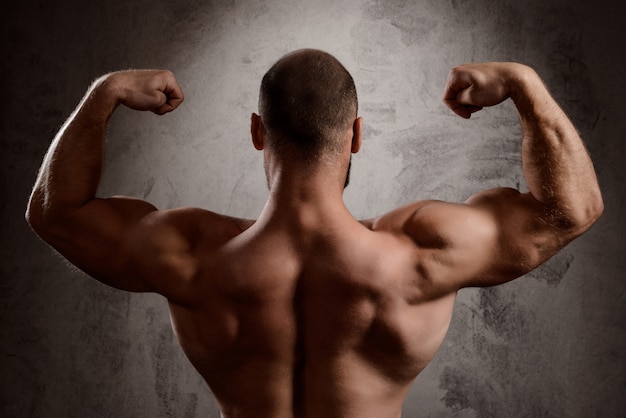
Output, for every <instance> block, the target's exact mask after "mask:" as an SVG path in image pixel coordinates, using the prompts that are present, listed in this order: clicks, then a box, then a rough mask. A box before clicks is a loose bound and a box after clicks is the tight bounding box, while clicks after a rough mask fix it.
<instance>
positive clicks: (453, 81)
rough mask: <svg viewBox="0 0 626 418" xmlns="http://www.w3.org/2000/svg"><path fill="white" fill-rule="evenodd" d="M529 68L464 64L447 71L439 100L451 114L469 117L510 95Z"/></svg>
mask: <svg viewBox="0 0 626 418" xmlns="http://www.w3.org/2000/svg"><path fill="white" fill-rule="evenodd" d="M529 73H533V70H532V69H530V68H529V67H526V66H525V65H522V64H516V63H509V62H506V63H503V62H490V63H483V64H465V65H460V66H458V67H455V68H453V69H452V70H450V74H449V75H448V82H447V83H446V87H445V90H444V95H443V101H444V102H445V104H446V105H447V106H448V107H449V108H450V109H452V111H453V112H454V113H456V114H457V115H459V116H461V117H463V118H466V119H467V118H469V117H470V116H471V115H472V113H474V112H477V111H479V110H481V109H482V108H483V107H486V106H494V105H497V104H499V103H501V102H503V101H504V100H506V99H507V98H509V97H511V95H512V94H514V92H515V89H516V88H517V86H518V84H519V82H520V80H521V79H522V78H523V77H524V76H525V75H527V74H529Z"/></svg>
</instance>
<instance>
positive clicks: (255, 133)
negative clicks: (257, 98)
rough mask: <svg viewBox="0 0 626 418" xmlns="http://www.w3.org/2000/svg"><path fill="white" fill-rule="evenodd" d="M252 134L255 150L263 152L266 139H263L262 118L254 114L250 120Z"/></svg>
mask: <svg viewBox="0 0 626 418" xmlns="http://www.w3.org/2000/svg"><path fill="white" fill-rule="evenodd" d="M250 134H251V136H252V144H253V145H254V148H256V149H257V150H259V151H261V150H262V149H263V148H265V138H264V137H263V121H262V120H261V116H259V115H257V114H256V113H253V114H252V116H251V118H250Z"/></svg>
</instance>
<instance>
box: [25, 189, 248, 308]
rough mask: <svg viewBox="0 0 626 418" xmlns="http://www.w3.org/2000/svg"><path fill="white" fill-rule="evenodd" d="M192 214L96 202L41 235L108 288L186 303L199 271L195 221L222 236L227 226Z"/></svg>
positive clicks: (119, 201)
mask: <svg viewBox="0 0 626 418" xmlns="http://www.w3.org/2000/svg"><path fill="white" fill-rule="evenodd" d="M191 211H192V210H174V211H157V210H156V208H155V207H154V206H152V205H150V204H149V203H147V202H144V201H141V200H137V199H132V198H125V197H114V198H109V199H93V200H91V201H90V202H88V203H87V204H86V205H84V206H83V207H81V208H80V209H78V210H76V211H74V212H72V213H71V214H68V215H64V217H63V219H61V220H57V221H56V222H55V223H54V224H52V225H49V226H46V227H44V228H37V229H38V230H37V232H38V233H39V235H41V236H42V238H43V239H44V240H46V241H47V242H48V243H49V244H50V245H52V246H53V247H54V248H55V249H57V250H58V251H59V252H60V253H61V254H62V255H63V256H64V257H65V258H67V259H68V260H69V261H70V262H71V263H72V264H74V265H76V266H77V267H78V268H80V269H81V270H83V271H84V272H86V273H87V274H89V275H90V276H92V277H94V278H95V279H97V280H99V281H101V282H103V283H105V284H108V285H110V286H113V287H115V288H118V289H122V290H128V291H135V292H157V293H160V294H162V295H163V296H165V297H167V298H168V299H170V300H173V301H175V302H179V303H184V301H185V300H186V299H187V297H188V296H189V293H190V292H189V286H190V284H192V283H193V281H194V278H195V277H196V273H197V269H198V260H197V257H196V256H195V254H194V245H195V243H194V240H195V237H194V233H197V232H194V231H197V230H198V229H199V228H194V227H193V226H194V225H193V223H194V221H197V222H198V224H201V223H203V227H207V229H210V226H214V227H215V228H214V229H215V231H216V232H217V233H219V231H220V230H222V231H223V230H224V228H221V229H220V228H219V226H220V225H219V224H220V222H221V223H222V224H223V223H224V222H225V221H224V220H222V219H221V218H220V220H217V218H218V215H216V214H213V215H214V217H210V216H209V218H210V219H209V220H208V221H207V219H206V216H205V217H204V218H203V219H198V216H194V214H190V213H189V212H191ZM197 211H200V210H199V209H198V210H197ZM202 212H205V213H207V214H208V213H209V212H208V211H202ZM200 218H202V217H200ZM212 220H214V222H213V225H211V221H212ZM207 223H208V224H209V225H208V226H207V225H206V224H207ZM235 228H238V226H237V225H235V224H234V223H233V225H232V227H231V229H235Z"/></svg>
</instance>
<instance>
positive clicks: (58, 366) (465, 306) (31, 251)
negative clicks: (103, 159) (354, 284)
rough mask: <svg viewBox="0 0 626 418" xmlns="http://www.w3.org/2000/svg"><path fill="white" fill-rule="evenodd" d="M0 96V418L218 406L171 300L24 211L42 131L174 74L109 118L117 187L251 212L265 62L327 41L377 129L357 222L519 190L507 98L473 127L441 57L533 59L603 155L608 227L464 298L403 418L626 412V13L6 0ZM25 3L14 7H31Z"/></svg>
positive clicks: (356, 173)
mask: <svg viewBox="0 0 626 418" xmlns="http://www.w3.org/2000/svg"><path fill="white" fill-rule="evenodd" d="M12 3H13V5H12V6H10V7H8V8H7V6H4V7H3V9H4V10H3V17H2V19H3V22H2V27H1V29H0V30H1V31H2V37H1V39H2V41H1V47H2V64H1V65H2V77H1V79H0V83H1V84H0V92H1V97H2V105H1V108H0V115H1V120H0V121H1V125H0V139H1V144H0V145H1V151H0V155H1V157H0V159H1V161H2V172H1V177H0V196H1V197H0V216H1V218H0V222H1V227H2V233H1V238H0V239H1V250H0V263H1V266H0V321H1V323H0V376H1V382H0V388H1V392H0V416H2V417H31V416H32V417H153V416H154V417H159V416H175V417H200V416H210V417H216V416H218V415H217V414H218V412H217V408H216V405H215V402H214V400H213V399H212V397H211V394H210V392H209V391H208V389H207V388H206V386H205V385H204V384H203V382H202V381H201V379H200V378H199V376H198V375H197V374H196V372H195V371H194V370H193V368H192V367H191V366H190V365H189V364H188V363H187V361H186V359H185V358H184V356H183V355H182V353H181V350H180V348H179V347H178V346H177V343H176V341H175V340H174V338H173V335H172V332H171V330H170V328H169V319H168V313H167V308H166V304H165V303H164V300H163V299H162V298H160V297H159V296H156V295H144V294H127V293H124V292H120V291H117V290H114V289H110V288H108V287H105V286H104V285H101V284H99V283H97V282H95V281H93V280H90V279H89V278H87V277H85V276H84V275H83V274H82V273H80V272H77V271H75V270H73V269H72V268H70V267H68V265H67V264H66V263H65V262H64V261H63V260H62V259H61V258H60V257H58V256H57V255H55V254H54V253H53V252H52V251H51V250H50V249H49V248H48V247H47V246H46V245H44V244H43V243H42V242H40V241H39V240H38V239H37V238H36V237H35V236H34V235H33V234H32V233H31V232H30V231H29V230H28V228H27V226H26V225H25V222H24V221H23V211H24V208H25V204H26V201H27V197H28V194H29V190H30V187H31V185H32V183H33V181H34V179H35V175H36V171H37V168H38V166H39V164H40V162H41V158H42V156H43V154H44V152H45V150H46V148H47V146H48V145H49V142H50V140H51V138H52V136H53V135H54V133H55V132H56V130H57V129H58V127H59V126H60V124H61V123H62V122H63V121H64V120H65V118H66V117H67V116H68V115H69V113H70V112H71V110H72V109H73V107H74V106H75V105H76V103H77V102H78V100H79V99H80V97H81V96H82V94H83V92H84V91H85V89H86V87H87V86H88V84H89V83H90V81H91V80H93V79H94V78H95V77H97V76H99V75H100V74H102V73H104V72H107V71H111V70H115V69H123V68H131V67H132V68H141V67H151V68H169V69H171V70H173V71H174V72H175V73H176V74H177V76H178V78H179V80H180V83H181V85H182V86H183V88H184V90H185V91H186V95H187V100H186V102H185V103H184V105H183V106H182V107H181V108H180V109H179V110H178V111H177V112H175V113H173V114H169V115H167V116H165V117H163V118H158V117H156V116H154V115H152V114H137V113H134V112H131V111H127V110H121V111H120V112H119V113H117V114H116V115H115V117H114V119H113V122H112V127H111V131H110V140H109V144H108V151H107V152H108V154H107V165H106V169H105V173H104V178H103V183H102V194H103V195H104V194H113V193H114V194H128V195H133V196H138V197H142V198H146V199H148V200H149V201H151V202H152V203H154V204H156V205H158V206H159V207H161V208H170V207H176V206H201V207H205V208H208V209H212V210H215V211H219V212H226V213H230V214H233V215H237V216H244V217H255V216H256V214H257V213H258V212H259V211H260V210H261V208H262V206H263V203H264V199H265V198H266V195H267V191H266V188H265V180H264V178H263V169H262V163H261V155H260V154H259V153H257V152H256V151H254V149H253V148H252V146H251V144H250V141H249V137H248V132H249V127H248V124H249V115H250V113H251V112H253V111H256V100H257V88H258V84H259V81H260V78H261V76H262V74H263V73H264V71H265V70H266V69H267V68H268V67H269V66H270V65H271V64H272V63H273V62H274V60H276V59H277V58H278V57H280V56H281V55H282V54H284V53H286V52H288V51H290V50H293V49H296V48H300V47H317V48H322V49H325V50H327V51H329V52H331V53H333V54H335V55H336V56H337V57H338V58H339V59H340V60H341V61H342V62H343V63H344V64H345V65H346V66H347V67H348V68H349V69H350V71H351V72H352V73H353V75H354V77H355V79H356V82H357V88H358V90H359V95H360V100H361V114H362V116H363V117H364V120H365V141H364V146H363V150H362V152H361V153H360V154H359V155H358V156H356V157H355V159H354V167H353V181H352V185H351V186H350V187H349V189H348V190H347V192H346V200H347V202H348V205H349V207H350V208H351V209H352V210H353V212H354V213H355V215H356V216H358V217H369V216H374V215H377V214H381V213H382V212H384V211H387V210H389V209H391V208H394V207H396V206H398V205H400V204H403V203H407V202H410V201H412V200H416V199H423V198H437V199H445V200H452V201H461V200H464V199H465V198H466V197H467V196H469V195H470V194H472V193H474V192H476V191H478V190H481V189H483V188H486V187H492V186H512V187H517V186H519V187H521V188H523V187H524V180H523V177H522V174H521V170H520V154H519V139H520V130H519V127H518V122H517V117H516V115H515V113H514V109H513V108H512V106H511V105H510V104H507V105H504V106H501V107H499V108H493V109H489V110H487V111H484V112H482V113H480V114H477V115H476V116H475V117H473V118H472V119H471V121H464V120H462V119H460V118H457V117H456V116H454V115H453V114H452V113H451V112H449V111H448V110H447V109H446V108H445V107H444V105H443V104H442V103H441V101H440V96H441V92H442V88H443V85H444V83H445V79H446V75H447V71H448V69H449V68H450V67H451V66H453V65H456V64H459V63H463V62H470V61H487V60H513V61H521V62H525V63H527V64H530V65H531V66H533V67H534V68H535V69H536V70H537V71H538V72H539V73H540V74H541V75H542V76H543V77H544V79H545V81H546V83H547V84H548V86H549V87H550V88H551V90H552V92H553V94H554V95H555V97H556V98H557V100H558V101H559V102H560V103H561V104H562V106H563V107H564V108H565V110H566V111H567V112H568V113H569V114H570V115H571V117H572V119H573V121H574V122H575V124H576V125H577V127H578V128H579V130H580V131H581V133H582V135H583V136H584V138H585V141H586V144H587V146H588V148H589V150H590V152H591V154H592V157H593V159H594V161H595V164H596V167H597V171H598V174H599V177H600V181H601V183H602V188H603V190H604V195H605V199H606V212H605V215H604V217H603V218H602V220H601V221H600V222H599V223H598V224H596V225H595V226H594V227H593V229H592V230H591V231H590V232H589V233H588V234H587V235H585V236H583V237H582V238H580V239H579V240H577V241H576V242H574V243H573V244H571V245H570V246H569V247H568V248H567V249H565V250H564V251H563V252H562V253H560V254H559V255H558V256H557V257H556V258H554V259H553V260H552V261H551V262H549V263H548V264H546V265H545V266H543V267H541V268H539V269H538V270H537V271H535V272H533V273H531V274H529V275H528V276H527V277H526V278H524V279H520V280H518V281H515V282H512V283H510V284H507V285H505V286H501V287H497V288H490V289H484V290H479V289H467V290H464V291H462V292H461V293H460V295H459V299H458V303H457V306H456V310H455V315H454V319H453V323H452V327H451V330H450V333H449V335H448V337H447V339H446V341H445V342H444V344H443V347H442V349H441V351H440V353H439V354H438V356H437V357H436V358H435V360H434V361H433V363H432V364H431V365H430V366H429V367H428V368H427V369H426V370H425V371H424V372H423V374H422V375H420V377H419V378H418V379H417V381H416V382H415V384H414V386H413V389H412V391H411V393H410V395H409V397H408V400H407V403H406V408H405V415H406V416H408V417H414V416H420V417H440V416H444V417H448V416H454V417H489V416H496V417H508V416H525V417H537V416H551V417H591V416H602V417H611V416H619V415H621V414H622V411H623V410H624V408H625V407H626V400H625V399H626V393H625V392H626V380H625V377H624V376H625V375H626V370H625V363H626V361H625V359H624V353H625V351H626V350H625V348H626V347H625V342H624V341H625V340H624V337H625V326H624V302H625V300H626V299H625V288H626V285H625V284H624V281H623V276H624V273H623V272H624V269H625V268H626V265H625V262H624V255H623V253H624V251H623V250H624V243H623V238H622V237H623V234H624V232H625V231H624V223H623V220H622V217H621V215H622V214H623V213H624V209H625V205H626V202H625V201H624V198H625V196H626V194H625V193H624V192H625V186H624V182H625V180H626V179H625V178H624V171H625V170H624V168H623V163H622V162H623V161H624V157H625V151H626V144H625V140H626V135H625V133H624V132H625V131H626V129H625V128H626V122H625V121H626V118H625V117H624V113H625V112H626V101H625V99H624V98H625V97H626V89H625V87H624V86H625V85H626V84H625V83H624V77H623V71H624V68H625V64H626V60H625V53H624V51H625V47H626V39H625V37H624V33H623V31H622V29H621V27H622V24H623V20H624V18H625V17H626V16H625V14H624V13H623V12H620V10H621V6H620V5H619V2H618V1H614V2H609V1H604V2H602V1H596V2H589V1H586V0H569V1H561V2H555V1H540V0H532V1H516V0H504V1H497V0H483V1H481V0H474V1H467V0H445V1H442V0H415V1H400V0H397V1H395V0H394V1H382V0H372V1H359V0H352V1H332V0H321V1H317V2H314V1H293V2H288V1H286V0H267V1H262V0H254V1H217V0H216V1H199V0H195V1H179V2H172V1H166V0H140V1H126V0H109V1H102V2H98V3H96V2H85V1H79V0H68V1H64V2H61V1H50V0H48V1H44V0H35V1H30V2H12ZM18 3H21V5H18Z"/></svg>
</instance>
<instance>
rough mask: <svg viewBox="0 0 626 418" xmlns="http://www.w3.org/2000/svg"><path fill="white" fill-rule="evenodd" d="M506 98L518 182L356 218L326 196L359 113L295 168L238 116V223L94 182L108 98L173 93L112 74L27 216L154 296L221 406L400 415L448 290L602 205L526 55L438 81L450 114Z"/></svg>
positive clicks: (48, 164) (531, 251) (472, 282)
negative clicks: (312, 162) (263, 180)
mask: <svg viewBox="0 0 626 418" xmlns="http://www.w3.org/2000/svg"><path fill="white" fill-rule="evenodd" d="M509 97H510V98H512V99H513V100H514V102H515V104H516V106H517V109H518V111H519V114H520V119H521V123H522V127H523V132H524V138H523V144H522V154H523V164H524V174H525V176H526V179H527V182H528V185H529V189H530V191H529V192H528V193H520V192H518V191H516V190H512V189H493V190H487V191H484V192H481V193H479V194H477V195H474V196H472V197H471V198H470V199H468V200H467V201H466V202H465V203H460V204H455V203H446V202H440V201H419V202H415V203H413V204H410V205H408V206H405V207H402V208H399V209H397V210H395V211H393V212H391V213H388V214H385V215H383V216H381V217H379V218H376V219H372V220H367V221H357V220H356V219H355V218H354V217H353V216H352V215H351V214H350V213H349V211H348V210H347V209H346V207H345V205H344V203H343V200H342V193H343V185H344V180H345V175H346V169H347V165H348V161H349V158H350V154H351V153H354V152H357V151H358V150H359V147H360V145H361V119H360V118H357V119H355V121H354V124H353V125H352V126H351V128H350V129H348V130H346V132H345V147H344V149H343V152H342V153H341V155H340V157H339V158H338V159H337V160H336V161H333V162H329V161H326V162H320V163H319V165H318V166H317V167H315V169H314V170H312V172H307V173H306V175H304V174H303V173H302V171H301V170H299V165H298V163H297V161H293V160H290V161H283V160H281V159H280V158H278V156H276V155H274V154H273V153H272V151H271V150H270V149H269V147H267V146H266V145H267V144H266V142H267V138H265V136H264V130H263V122H262V120H261V118H260V117H259V116H258V115H254V114H253V115H252V124H251V125H252V126H251V132H252V141H253V144H254V146H255V147H256V148H257V149H259V150H263V154H264V158H265V163H266V169H267V176H268V183H269V184H270V187H271V188H270V196H269V198H268V201H267V204H266V207H265V209H264V210H263V212H262V213H261V214H260V216H259V219H258V220H257V221H249V220H243V219H235V218H230V217H226V216H223V215H219V214H216V213H213V212H209V211H206V210H202V209H195V208H183V209H175V210H168V211H159V210H157V209H156V208H155V207H154V206H152V205H151V204H149V203H147V202H144V201H140V200H137V199H131V198H123V197H114V198H109V199H100V198H97V197H95V193H96V189H97V186H98V183H99V180H100V172H101V166H102V157H103V155H102V150H103V146H104V137H105V132H106V127H107V124H108V121H109V118H110V117H111V115H112V114H113V112H114V110H115V108H116V107H117V106H119V105H120V104H124V105H126V106H128V107H130V108H132V109H136V110H150V111H154V112H155V113H157V114H163V113H167V112H169V111H172V110H174V109H176V108H177V107H178V106H179V105H180V103H182V101H183V93H182V91H181V90H180V87H179V86H178V84H177V83H176V80H175V78H174V76H173V75H172V74H171V73H170V72H167V71H130V72H118V73H112V74H109V75H107V76H105V77H103V78H101V79H100V80H98V81H97V82H96V83H94V85H93V86H92V87H91V88H90V89H89V91H88V92H87V94H86V96H85V98H84V100H83V101H82V102H81V103H80V105H79V106H78V107H77V110H76V112H75V113H74V114H73V115H72V116H71V117H70V118H69V120H68V121H67V122H66V124H65V125H64V126H63V128H62V129H61V130H60V131H59V133H58V135H57V136H56V138H55V140H54V141H53V143H52V145H51V147H50V149H49V151H48V154H47V155H46V157H45V159H44V162H43V164H42V167H41V171H40V174H39V177H38V179H37V182H36V185H35V187H34V190H33V194H32V197H31V201H30V204H29V208H28V212H27V219H28V221H29V223H30V224H31V226H32V227H33V229H34V230H35V231H36V232H37V233H38V234H39V235H40V236H41V237H42V238H43V239H44V240H46V241H47V242H48V243H50V244H51V245H52V246H53V247H54V248H56V249H57V250H58V251H59V252H60V253H61V254H63V255H64V256H65V257H66V258H67V259H69V260H70V261H71V262H72V263H74V264H75V265H76V266H78V267H79V268H81V269H83V270H84V271H85V272H87V273H88V274H90V275H91V276H93V277H95V278H96V279H98V280H100V281H101V282H103V283H106V284H108V285H111V286H114V287H116V288H119V289H123V290H128V291H136V292H157V293H159V294H161V295H163V296H165V297H166V298H167V300H168V302H169V308H170V311H171V317H172V324H173V328H174V331H175V333H176V335H177V337H178V340H179V342H180V344H181V346H182V348H183V350H184V351H185V353H186V354H187V356H188V358H189V359H190V361H191V362H192V364H193V365H194V366H195V367H196V369H197V370H198V371H199V372H200V373H201V375H202V376H203V377H204V379H205V380H206V382H207V383H208V385H209V386H210V387H211V390H212V391H213V393H214V394H215V396H216V398H217V400H218V402H219V404H220V407H221V409H222V415H223V416H224V417H234V416H237V417H294V416H297V417H325V418H327V417H376V418H380V417H389V418H392V417H394V418H395V417H399V416H400V414H401V408H402V402H403V400H404V397H405V395H406V393H407V391H408V389H409V386H410V384H411V383H412V382H413V380H414V379H415V377H416V376H417V375H418V374H419V372H420V371H421V370H422V369H423V368H424V367H425V366H426V365H427V364H428V363H429V361H430V360H431V359H432V358H433V356H434V355H435V353H436V351H437V350H438V348H439V346H440V345H441V343H442V341H443V339H444V336H445V334H446V331H447V329H448V326H449V323H450V319H451V316H452V310H453V305H454V302H455V297H456V293H457V291H458V290H459V289H461V288H463V287H468V286H491V285H496V284H500V283H504V282H507V281H510V280H512V279H514V278H516V277H519V276H521V275H523V274H525V273H527V272H528V271H530V270H532V269H533V268H535V267H536V266H538V265H539V264H541V263H542V262H544V261H545V260H547V259H548V258H549V257H551V256H552V255H554V254H555V253H556V252H558V251H559V250H560V249H561V248H563V247H564V246H565V245H566V244H567V243H569V242H570V241H571V240H573V239H574V238H576V237H577V236H579V235H580V234H582V233H583V232H584V231H585V230H587V229H588V228H589V227H590V226H591V225H592V224H593V223H594V222H595V220H596V219H597V218H598V217H599V216H600V214H601V212H602V199H601V196H600V191H599V187H598V184H597V180H596V176H595V173H594V170H593V166H592V164H591V161H590V159H589V156H588V154H587V152H586V151H585V148H584V145H583V143H582V141H581V140H580V138H579V136H578V133H577V132H576V130H575V129H574V127H573V126H572V124H571V123H570V122H569V120H568V118H567V117H566V115H565V114H564V113H563V112H562V111H561V109H560V108H559V107H558V105H557V104H556V103H555V102H554V100H553V99H552V98H551V97H550V94H549V93H548V91H547V90H546V88H545V87H544V85H543V84H542V82H541V80H540V79H539V77H538V76H537V75H536V73H535V72H534V71H533V70H531V69H530V68H528V67H525V66H523V65H520V64H513V63H488V64H475V65H467V66H461V67H457V68H455V69H453V70H452V71H451V73H450V76H449V79H448V84H447V86H446V88H445V92H444V101H445V102H446V104H447V105H448V106H449V107H450V109H452V110H453V111H454V112H456V113H457V114H458V115H459V116H462V117H465V118H469V117H470V115H471V113H473V112H475V111H478V110H480V109H481V108H482V107H485V106H493V105H497V104H498V103H500V102H502V101H503V100H506V99H507V98H509Z"/></svg>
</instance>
